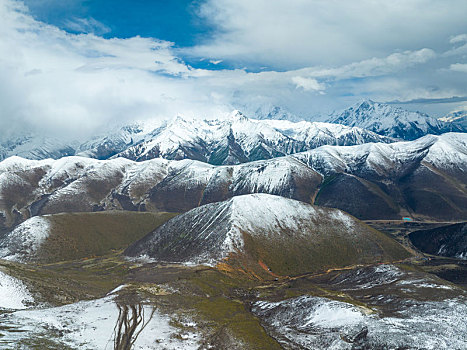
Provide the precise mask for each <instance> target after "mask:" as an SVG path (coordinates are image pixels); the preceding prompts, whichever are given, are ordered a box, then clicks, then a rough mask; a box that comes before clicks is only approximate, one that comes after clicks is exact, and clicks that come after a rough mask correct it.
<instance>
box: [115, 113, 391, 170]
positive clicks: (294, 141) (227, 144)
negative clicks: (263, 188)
mask: <svg viewBox="0 0 467 350" xmlns="http://www.w3.org/2000/svg"><path fill="white" fill-rule="evenodd" d="M393 141H394V140H392V139H390V138H385V137H382V136H379V135H376V134H375V133H372V132H369V131H366V130H362V129H359V128H349V127H346V126H342V125H340V126H338V125H335V124H329V123H318V122H315V123H311V122H299V123H292V122H289V121H274V120H253V119H249V118H247V117H245V116H244V115H243V114H241V113H240V112H239V111H234V112H232V114H231V115H230V116H228V117H227V118H226V119H220V120H186V119H183V118H181V117H178V118H177V119H175V120H174V121H172V122H169V123H166V124H165V125H163V126H161V127H160V128H159V129H157V130H154V131H153V132H152V133H151V134H150V135H148V136H147V137H145V139H144V140H143V141H141V142H140V143H138V144H136V145H135V146H132V147H130V148H128V149H127V150H126V151H124V152H121V153H120V154H118V155H116V156H120V157H126V158H129V159H133V160H138V161H139V160H147V159H152V158H166V159H184V158H188V159H195V160H200V161H203V162H208V163H211V164H215V165H219V164H238V163H244V162H247V161H254V160H260V159H269V158H274V157H277V156H281V155H287V154H293V153H297V152H300V151H304V150H309V149H313V148H316V147H319V146H322V145H329V144H331V145H355V144H362V143H366V142H393Z"/></svg>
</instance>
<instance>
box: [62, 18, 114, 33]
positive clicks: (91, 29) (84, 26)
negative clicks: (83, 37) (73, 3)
mask: <svg viewBox="0 0 467 350" xmlns="http://www.w3.org/2000/svg"><path fill="white" fill-rule="evenodd" d="M64 26H65V28H66V29H68V30H71V31H74V32H79V33H92V34H96V35H102V34H107V33H110V31H111V29H110V28H109V27H108V26H106V25H105V24H103V23H101V22H99V21H97V20H96V19H94V18H92V17H90V18H73V19H72V20H67V21H65V24H64Z"/></svg>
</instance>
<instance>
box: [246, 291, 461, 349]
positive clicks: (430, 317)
mask: <svg viewBox="0 0 467 350" xmlns="http://www.w3.org/2000/svg"><path fill="white" fill-rule="evenodd" d="M252 311H253V313H254V314H256V315H257V316H258V317H259V318H260V319H261V320H262V323H263V325H264V326H265V327H266V329H267V331H268V333H269V334H270V335H272V336H273V337H275V338H276V339H277V340H278V341H279V342H280V343H281V344H283V345H284V346H286V347H287V348H305V349H349V350H350V349H356V348H361V349H401V348H402V349H430V350H437V349H459V350H460V349H464V348H465V345H466V344H467V335H466V334H467V320H466V318H465V314H466V312H467V303H466V299H465V298H461V299H458V298H456V299H449V300H445V301H436V302H435V301H431V302H430V301H428V302H421V303H413V304H409V305H407V306H406V307H405V308H404V309H401V310H398V311H397V310H394V311H395V315H394V316H392V317H380V316H378V314H377V313H376V312H375V311H373V312H372V313H368V312H369V311H371V310H368V309H365V308H361V307H359V306H355V305H352V304H349V303H346V302H340V301H335V300H330V299H326V298H319V297H312V296H302V297H298V298H293V299H288V300H284V301H279V302H266V301H259V302H256V303H255V304H254V305H253V309H252Z"/></svg>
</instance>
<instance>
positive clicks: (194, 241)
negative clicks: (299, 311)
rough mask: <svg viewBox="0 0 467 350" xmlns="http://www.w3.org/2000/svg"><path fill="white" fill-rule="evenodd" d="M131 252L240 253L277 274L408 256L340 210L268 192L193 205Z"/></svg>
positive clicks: (206, 257) (200, 259)
mask: <svg viewBox="0 0 467 350" xmlns="http://www.w3.org/2000/svg"><path fill="white" fill-rule="evenodd" d="M259 247H261V248H259ZM125 254H126V255H127V256H130V257H140V258H151V259H154V260H157V261H165V262H177V263H190V264H208V265H215V264H217V263H219V262H221V261H224V260H225V259H226V258H229V259H230V258H232V257H233V256H235V257H233V258H232V259H234V260H235V259H236V258H238V256H240V255H241V256H244V259H253V260H255V259H256V261H255V264H257V263H258V260H260V261H262V262H264V263H265V264H266V265H267V266H269V267H270V269H271V271H272V272H274V273H278V274H287V273H292V274H293V273H305V272H310V271H319V270H321V269H323V268H324V267H325V266H326V267H331V266H333V267H336V266H339V267H342V266H347V265H353V264H359V263H364V262H369V261H391V260H396V259H401V258H406V257H408V256H409V253H408V252H406V251H405V250H404V248H402V247H401V246H399V244H398V243H396V242H395V241H392V240H391V239H389V238H388V237H386V236H384V235H382V234H381V233H380V232H377V231H375V230H372V229H371V228H369V227H368V226H366V225H364V224H363V223H361V222H359V221H358V220H357V219H355V218H353V217H351V216H350V215H348V214H345V213H343V212H341V211H340V210H337V209H330V208H320V207H315V206H312V205H310V204H307V203H304V202H300V201H296V200H292V199H287V198H283V197H279V196H272V195H269V194H250V195H243V196H236V197H233V198H232V199H229V200H227V201H225V202H218V203H212V204H207V205H204V206H201V207H198V208H195V209H192V210H190V211H188V212H187V213H184V214H181V215H179V216H177V217H175V218H173V219H171V220H169V221H168V222H167V223H165V224H164V225H162V226H160V227H159V228H158V229H156V230H155V231H154V232H152V233H150V234H148V235H147V236H146V237H144V238H142V239H141V240H140V241H137V242H135V243H134V244H132V245H131V246H130V247H129V248H128V249H126V250H125ZM250 255H251V256H250Z"/></svg>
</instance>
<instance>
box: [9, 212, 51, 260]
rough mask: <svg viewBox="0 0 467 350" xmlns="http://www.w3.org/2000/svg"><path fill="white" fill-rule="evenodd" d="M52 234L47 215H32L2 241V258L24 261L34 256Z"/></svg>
mask: <svg viewBox="0 0 467 350" xmlns="http://www.w3.org/2000/svg"><path fill="white" fill-rule="evenodd" d="M49 234H50V222H49V220H48V219H47V217H46V216H35V217H32V218H30V219H28V220H26V221H25V222H23V223H22V224H20V225H19V226H18V227H16V228H15V229H14V230H13V231H12V232H10V233H8V235H7V236H6V237H5V238H3V239H2V240H1V241H0V258H2V259H5V260H11V261H18V262H24V261H27V260H28V258H29V257H30V256H34V255H35V254H36V252H37V251H38V249H39V247H40V245H41V244H42V243H43V242H44V241H45V240H46V239H47V237H48V236H49Z"/></svg>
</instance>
